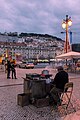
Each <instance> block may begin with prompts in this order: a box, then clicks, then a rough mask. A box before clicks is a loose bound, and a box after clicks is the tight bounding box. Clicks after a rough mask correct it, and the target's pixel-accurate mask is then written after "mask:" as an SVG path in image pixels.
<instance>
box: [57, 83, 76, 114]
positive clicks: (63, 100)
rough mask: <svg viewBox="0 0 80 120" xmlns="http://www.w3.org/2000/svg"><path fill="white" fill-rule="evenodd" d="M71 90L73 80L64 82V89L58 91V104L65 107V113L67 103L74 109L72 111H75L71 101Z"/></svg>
mask: <svg viewBox="0 0 80 120" xmlns="http://www.w3.org/2000/svg"><path fill="white" fill-rule="evenodd" d="M72 92H73V82H69V83H66V84H65V87H64V91H63V92H61V93H59V96H60V103H59V104H58V106H59V105H60V106H62V107H63V108H64V109H65V113H66V114H67V108H68V106H69V104H70V105H71V107H72V108H73V109H74V111H76V110H75V108H74V107H73V104H72V103H71V96H72Z"/></svg>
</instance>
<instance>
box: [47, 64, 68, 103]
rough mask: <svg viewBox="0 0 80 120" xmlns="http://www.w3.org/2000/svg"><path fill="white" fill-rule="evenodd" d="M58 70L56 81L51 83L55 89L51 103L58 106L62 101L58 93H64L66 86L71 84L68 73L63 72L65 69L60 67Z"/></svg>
mask: <svg viewBox="0 0 80 120" xmlns="http://www.w3.org/2000/svg"><path fill="white" fill-rule="evenodd" d="M57 69H58V73H57V74H56V75H55V77H54V80H53V81H52V83H51V84H53V86H54V87H53V88H52V89H51V91H50V94H49V97H50V100H51V103H52V102H54V104H56V105H57V103H59V101H60V98H59V97H60V96H59V94H58V93H60V92H63V90H64V86H65V84H66V83H68V82H69V78H68V73H67V72H66V71H64V70H63V67H62V66H59V67H58V68H57Z"/></svg>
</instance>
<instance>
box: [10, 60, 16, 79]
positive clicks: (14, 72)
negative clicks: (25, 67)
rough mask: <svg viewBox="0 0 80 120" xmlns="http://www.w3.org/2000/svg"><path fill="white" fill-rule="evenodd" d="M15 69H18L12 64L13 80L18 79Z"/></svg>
mask: <svg viewBox="0 0 80 120" xmlns="http://www.w3.org/2000/svg"><path fill="white" fill-rule="evenodd" d="M15 67H16V65H15V63H14V62H11V71H12V79H13V78H15V79H17V78H16V69H15Z"/></svg>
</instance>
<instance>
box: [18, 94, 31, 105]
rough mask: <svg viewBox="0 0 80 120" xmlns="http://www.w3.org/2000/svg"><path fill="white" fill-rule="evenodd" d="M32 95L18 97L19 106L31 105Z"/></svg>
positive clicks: (19, 95)
mask: <svg viewBox="0 0 80 120" xmlns="http://www.w3.org/2000/svg"><path fill="white" fill-rule="evenodd" d="M30 95H31V94H30V93H26V94H25V93H22V94H18V95H17V104H18V105H20V106H22V107H23V106H26V105H29V99H30Z"/></svg>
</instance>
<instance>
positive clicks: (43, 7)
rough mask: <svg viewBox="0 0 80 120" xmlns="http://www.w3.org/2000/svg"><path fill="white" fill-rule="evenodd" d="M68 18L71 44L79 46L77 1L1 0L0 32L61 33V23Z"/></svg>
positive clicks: (58, 34) (79, 11)
mask: <svg viewBox="0 0 80 120" xmlns="http://www.w3.org/2000/svg"><path fill="white" fill-rule="evenodd" d="M66 15H69V16H70V17H71V19H72V22H73V24H72V26H71V27H70V29H69V30H71V31H72V32H73V34H72V42H73V43H80V0H0V32H2V33H4V32H18V33H21V32H26V33H40V34H50V35H53V36H56V37H60V38H62V39H65V34H61V32H62V31H65V30H64V29H62V26H61V24H62V20H63V19H65V18H66Z"/></svg>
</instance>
